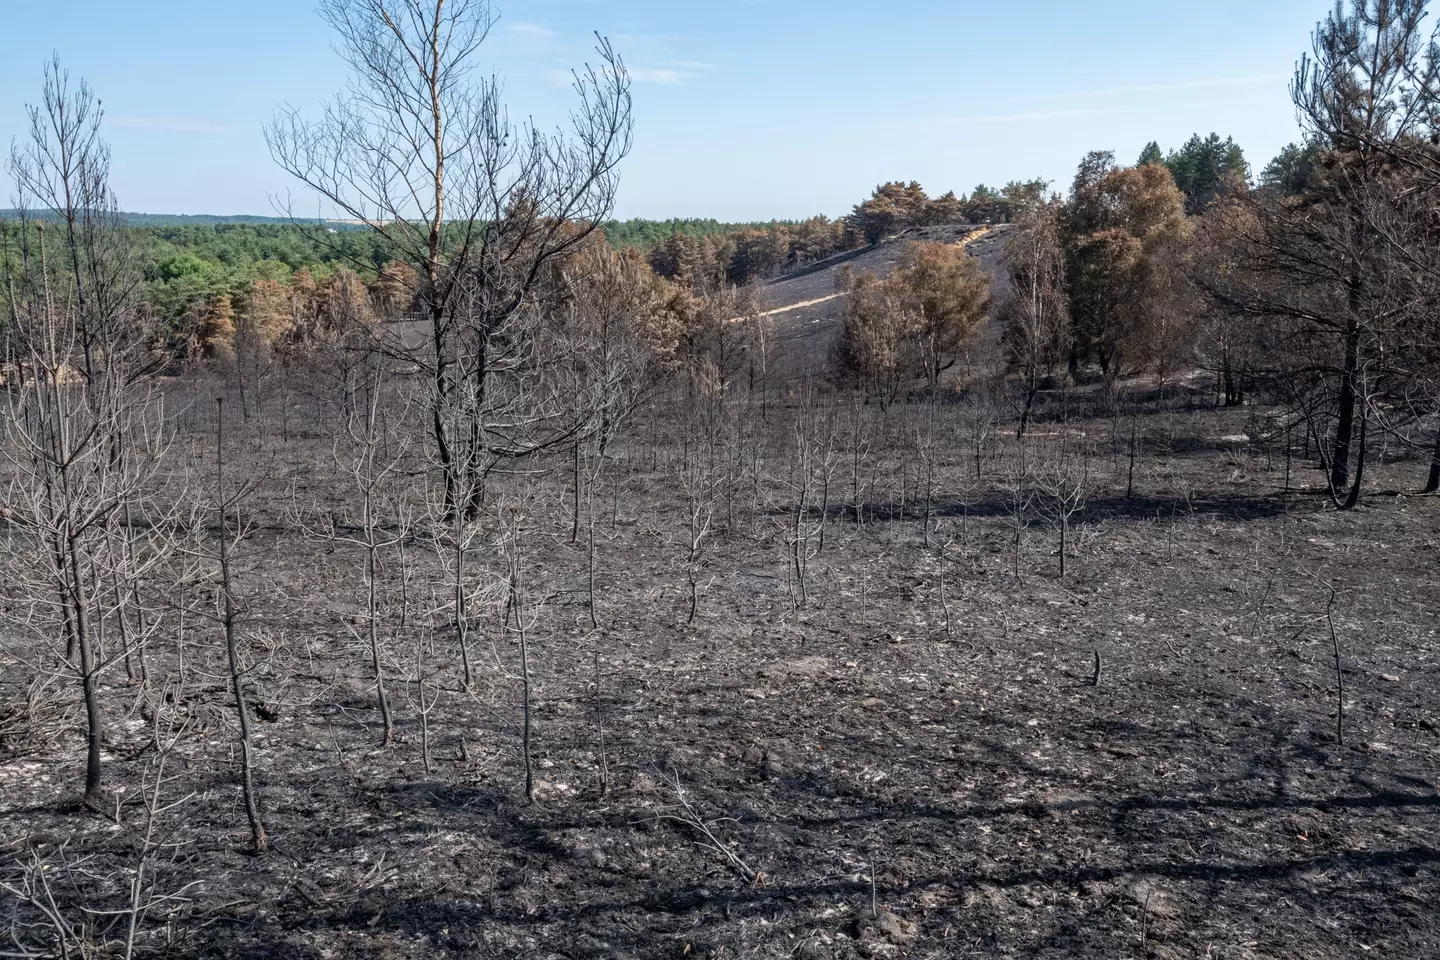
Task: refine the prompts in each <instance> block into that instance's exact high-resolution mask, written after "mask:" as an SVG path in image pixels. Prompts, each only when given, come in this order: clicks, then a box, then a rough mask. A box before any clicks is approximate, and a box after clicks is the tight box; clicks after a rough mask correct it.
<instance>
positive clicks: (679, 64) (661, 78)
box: [628, 60, 715, 87]
mask: <svg viewBox="0 0 1440 960" xmlns="http://www.w3.org/2000/svg"><path fill="white" fill-rule="evenodd" d="M628 69H629V70H630V78H631V79H632V80H634V81H635V82H636V83H653V84H658V85H660V86H666V87H677V86H680V85H682V84H686V83H689V82H690V81H691V80H696V79H699V78H700V77H702V76H704V75H705V74H707V73H709V72H710V71H711V70H714V69H715V65H714V64H711V63H701V62H700V61H698V60H665V61H661V62H660V63H657V64H655V65H654V66H648V67H630V68H628Z"/></svg>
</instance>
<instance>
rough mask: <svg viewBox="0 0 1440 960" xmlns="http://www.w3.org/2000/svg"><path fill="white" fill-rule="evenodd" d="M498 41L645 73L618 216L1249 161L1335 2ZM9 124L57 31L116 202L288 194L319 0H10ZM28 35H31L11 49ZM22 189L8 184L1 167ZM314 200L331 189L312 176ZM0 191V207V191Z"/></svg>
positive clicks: (776, 205) (685, 20)
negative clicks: (612, 58)
mask: <svg viewBox="0 0 1440 960" xmlns="http://www.w3.org/2000/svg"><path fill="white" fill-rule="evenodd" d="M496 5H497V7H498V8H499V10H500V12H501V14H502V19H501V21H500V24H499V26H498V27H497V29H496V31H495V32H494V34H493V35H492V39H491V41H490V42H489V43H488V44H487V47H486V48H485V49H484V50H482V56H484V57H485V58H487V61H488V62H487V66H490V67H493V69H494V70H495V71H496V72H497V73H499V74H500V75H501V76H502V77H504V79H505V85H506V93H507V100H508V101H509V103H510V105H511V111H512V115H526V114H530V115H533V116H535V117H536V119H537V120H538V121H540V122H542V123H546V124H553V123H555V122H559V121H562V120H563V119H564V115H565V110H566V108H567V99H568V95H569V94H568V91H567V90H566V89H565V87H564V86H563V85H562V84H561V83H560V82H558V78H560V77H563V76H564V74H565V71H566V70H568V69H569V68H570V67H573V66H577V65H579V64H580V63H582V62H583V61H584V59H585V57H586V55H587V54H588V53H589V49H590V47H591V45H592V43H593V37H592V33H593V32H594V31H599V32H601V33H603V34H605V35H607V36H609V37H610V38H611V39H612V40H613V41H614V43H615V45H616V47H617V48H618V49H619V51H620V52H621V54H622V55H623V56H624V57H625V59H626V61H627V64H628V65H629V67H630V68H631V70H632V72H633V74H634V78H635V80H636V86H635V120H636V146H635V151H634V153H633V154H632V155H631V157H630V158H629V159H628V160H627V162H626V165H625V167H624V168H623V178H624V180H623V184H622V187H621V194H620V198H619V209H618V210H617V214H618V215H620V216H622V217H632V216H635V217H652V218H665V217H671V216H693V217H717V218H720V219H727V220H751V219H771V218H799V217H804V216H809V215H812V214H816V213H824V214H828V215H830V216H836V215H839V214H842V213H845V212H846V211H848V209H849V207H850V206H851V205H853V204H854V203H855V202H856V201H857V200H858V199H860V198H861V197H862V196H863V195H865V194H867V193H868V192H869V191H870V190H871V189H872V188H873V187H874V186H875V185H876V184H877V183H879V182H881V181H883V180H892V179H907V180H909V179H916V180H919V181H920V182H921V183H923V184H924V185H925V186H926V188H927V189H929V190H930V191H931V192H932V193H940V192H943V191H945V190H947V189H954V190H956V191H957V192H963V191H967V190H969V189H970V188H972V187H974V186H975V185H976V184H977V183H981V182H985V183H990V184H992V185H994V184H1003V183H1004V182H1005V181H1007V180H1010V179H1028V178H1030V177H1035V176H1041V177H1045V178H1046V179H1050V180H1054V181H1056V182H1057V186H1062V187H1063V186H1064V185H1065V184H1067V183H1068V181H1069V178H1070V176H1071V174H1072V172H1073V170H1074V167H1075V164H1076V163H1077V162H1078V160H1079V159H1080V156H1081V155H1082V154H1083V153H1085V152H1086V151H1088V150H1094V149H1111V150H1114V151H1116V153H1117V154H1118V155H1119V157H1120V158H1121V159H1122V160H1124V161H1126V162H1133V160H1134V158H1135V156H1137V155H1138V154H1139V152H1140V149H1141V148H1142V147H1143V146H1144V144H1145V143H1146V142H1148V141H1149V140H1152V139H1154V140H1158V141H1159V142H1160V144H1161V145H1162V146H1163V147H1166V148H1167V149H1168V148H1171V147H1174V146H1178V145H1179V144H1180V143H1181V142H1182V141H1183V140H1184V139H1185V138H1186V137H1188V136H1189V135H1190V134H1191V133H1194V132H1197V131H1198V132H1202V133H1209V132H1210V131H1212V130H1213V131H1217V132H1219V133H1220V134H1221V135H1226V134H1229V135H1233V136H1234V137H1235V138H1236V140H1238V141H1239V142H1240V144H1241V145H1242V146H1243V147H1244V148H1245V150H1246V152H1247V155H1248V156H1249V158H1250V160H1251V163H1252V164H1254V165H1255V166H1256V167H1257V168H1258V167H1259V166H1262V165H1263V164H1264V163H1265V161H1266V160H1268V159H1269V158H1270V157H1271V156H1273V155H1274V154H1275V152H1276V151H1277V150H1278V149H1279V148H1280V147H1281V146H1283V145H1284V144H1285V143H1287V142H1289V141H1291V140H1293V139H1295V138H1296V126H1295V117H1294V111H1293V109H1292V107H1291V105H1290V102H1289V99H1288V96H1287V93H1286V83H1287V81H1288V78H1289V76H1290V74H1291V72H1292V71H1293V69H1294V65H1295V61H1296V59H1297V58H1298V57H1299V55H1300V54H1301V53H1302V52H1303V51H1304V50H1305V49H1307V47H1308V43H1309V34H1310V31H1311V30H1312V29H1313V27H1314V25H1315V22H1316V21H1317V20H1318V19H1319V18H1320V17H1322V16H1323V15H1324V14H1325V13H1326V11H1327V10H1328V9H1329V8H1330V6H1331V2H1330V0H1246V2H1238V0H1210V2H1208V3H1206V4H1202V5H1199V6H1197V5H1194V4H1175V3H1163V2H1155V0H1083V2H1080V0H1010V2H1009V3H995V2H993V0H889V2H883V3H875V2H857V0H703V2H702V0H497V3H496ZM0 8H4V12H5V22H6V34H7V38H6V39H7V41H8V42H7V44H6V47H7V55H6V56H5V57H4V58H3V59H0V138H3V140H4V142H5V144H6V145H7V146H8V143H9V141H10V140H11V138H13V137H15V136H18V135H20V134H22V133H23V132H24V129H25V115H24V104H25V103H26V102H33V101H35V100H36V99H38V96H39V93H40V84H41V67H42V65H43V63H44V61H45V59H46V58H47V57H48V55H49V53H50V51H51V50H55V51H58V52H59V54H60V56H61V59H62V61H63V62H64V64H65V65H66V66H67V67H68V68H69V69H70V70H71V72H72V74H74V75H75V76H82V77H84V78H86V79H87V80H89V81H90V82H91V84H92V85H94V86H95V87H96V89H97V90H98V92H99V94H100V96H101V98H102V100H103V101H104V104H105V108H106V112H107V125H106V131H107V137H108V139H109V140H110V141H111V143H112V145H113V147H114V154H115V170H114V186H115V188H116V191H117V192H118V193H119V195H120V200H121V204H122V206H124V207H125V208H126V209H129V210H135V211H144V212H152V213H222V214H232V213H252V214H269V213H272V212H273V208H272V206H271V200H270V198H271V197H272V196H276V195H284V194H285V193H286V192H287V191H293V190H295V187H294V186H293V185H292V184H291V183H290V182H289V181H287V179H286V177H285V176H284V175H283V174H282V173H281V172H280V171H279V170H278V169H276V168H275V167H274V165H273V164H272V163H271V161H270V159H269V154H268V153H267V151H266V148H265V144H264V140H263V136H262V127H263V125H264V123H265V121H266V120H267V119H269V117H270V116H271V115H272V113H273V111H274V109H275V107H276V105H277V104H280V103H286V102H288V103H292V104H295V105H296V106H299V107H301V108H305V109H308V108H312V107H314V106H315V105H316V104H318V103H319V102H320V101H321V100H323V99H324V98H326V97H327V96H329V95H331V94H333V93H334V92H336V91H337V90H339V89H340V87H341V86H342V85H343V83H344V79H345V74H344V68H343V66H342V65H341V64H340V63H339V61H338V59H337V58H336V56H335V55H334V53H333V52H332V50H331V49H330V36H329V33H328V31H327V28H326V27H325V25H324V24H323V23H322V22H321V21H320V19H319V17H318V16H316V14H315V12H314V10H313V9H312V6H311V4H310V3H309V2H307V0H246V2H243V3H237V2H233V0H204V2H196V0H125V2H119V0H68V2H65V3H59V2H49V0H46V2H37V0H0ZM17 51H23V52H21V53H18V54H17V53H16V52H17ZM5 189H6V190H7V192H8V185H7V186H6V188H5ZM295 199H296V201H297V208H298V209H299V210H301V211H304V210H307V209H310V208H311V207H312V206H313V205H314V203H315V201H314V200H311V199H306V198H305V196H304V195H303V194H300V193H296V194H295ZM0 205H4V204H3V203H0Z"/></svg>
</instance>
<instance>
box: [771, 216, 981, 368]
mask: <svg viewBox="0 0 1440 960" xmlns="http://www.w3.org/2000/svg"><path fill="white" fill-rule="evenodd" d="M1009 229H1010V228H1009V226H1008V225H1004V224H1001V225H996V226H989V227H979V226H975V225H973V224H964V223H955V224H947V225H945V226H940V227H918V228H915V229H912V230H906V231H905V232H904V233H901V234H899V235H898V236H896V237H894V238H892V239H890V240H887V241H885V242H883V243H881V244H878V245H877V246H874V247H866V248H865V249H863V250H855V251H851V252H850V253H842V254H839V255H838V256H834V257H831V258H829V259H828V260H822V261H821V262H819V263H817V264H814V265H813V266H810V267H806V268H805V269H803V270H800V271H797V272H795V273H791V274H788V275H786V276H784V277H780V278H777V279H775V280H772V281H770V282H769V283H767V284H765V286H764V288H763V291H764V295H765V299H766V300H767V302H768V303H769V304H770V309H771V316H772V317H773V318H774V320H775V328H776V332H777V335H778V338H779V341H780V345H781V347H780V349H781V352H782V354H783V355H784V357H785V365H786V367H787V369H798V368H801V367H805V366H810V365H812V364H813V363H814V362H815V361H817V360H823V357H824V355H825V353H826V352H827V351H828V350H829V349H830V345H831V343H832V342H833V341H834V339H835V336H836V335H837V334H838V332H839V329H840V313H841V310H842V309H843V305H844V300H843V295H841V294H839V293H838V292H837V286H838V283H839V280H840V275H841V272H842V271H843V270H844V269H845V268H846V267H849V268H850V269H851V270H854V271H856V272H865V271H869V272H872V273H876V274H878V275H880V276H886V275H888V274H889V273H890V271H892V270H894V269H895V268H896V267H897V266H899V264H900V261H901V258H903V257H904V255H905V249H906V247H908V246H909V245H910V244H911V243H916V242H927V243H966V249H967V250H968V251H969V253H970V255H971V256H973V257H975V258H976V259H978V260H979V261H980V263H981V264H982V265H983V266H984V267H985V269H986V270H988V271H990V273H991V275H992V276H993V277H994V278H995V280H994V282H993V283H992V290H993V291H994V295H995V298H996V300H997V301H998V300H999V298H1000V295H1001V294H1002V292H1003V290H1002V289H1001V287H1000V284H1001V282H1002V281H1001V279H1000V261H1001V257H1002V256H1003V254H1004V249H1005V241H1004V237H1005V234H1006V232H1007V231H1008V230H1009ZM980 230H984V231H985V232H984V233H980V234H978V235H976V234H977V231H980ZM967 238H969V240H968V242H967ZM985 339H986V340H989V339H991V338H990V336H989V335H988V332H987V336H986V338H985Z"/></svg>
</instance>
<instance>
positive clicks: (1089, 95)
mask: <svg viewBox="0 0 1440 960" xmlns="http://www.w3.org/2000/svg"><path fill="white" fill-rule="evenodd" d="M1288 78H1289V74H1283V73H1261V74H1254V75H1251V76H1244V77H1214V78H1210V79H1206V80H1183V81H1177V82H1175V83H1146V84H1135V85H1133V86H1125V87H1105V88H1101V89H1096V90H1075V91H1071V92H1067V93H1066V94H1065V95H1064V100H1065V101H1068V102H1071V103H1073V102H1075V101H1077V100H1078V101H1081V102H1085V101H1090V102H1091V103H1094V102H1095V101H1097V100H1098V101H1107V100H1108V101H1117V100H1123V99H1124V98H1126V97H1134V96H1143V95H1146V94H1159V93H1183V92H1184V91H1186V90H1214V89H1218V88H1222V87H1248V86H1259V85H1262V84H1271V83H1277V82H1279V81H1281V80H1285V79H1288ZM1120 109H1121V108H1120V106H1119V104H1117V103H1111V104H1109V105H1105V104H1100V105H1094V106H1079V107H1065V106H1058V105H1057V106H1049V105H1046V106H1041V107H1036V108H1034V109H1030V110H1015V111H1012V112H1008V113H995V114H984V115H979V116H966V117H946V118H944V120H945V122H947V123H1045V122H1049V121H1054V120H1066V119H1070V118H1073V117H1093V116H1097V115H1099V114H1106V113H1115V112H1117V111H1118V110H1120Z"/></svg>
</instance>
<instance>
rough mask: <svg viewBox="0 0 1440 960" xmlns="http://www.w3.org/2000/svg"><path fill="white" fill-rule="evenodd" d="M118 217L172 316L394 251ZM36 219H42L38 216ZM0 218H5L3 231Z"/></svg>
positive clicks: (646, 236)
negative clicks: (266, 283)
mask: <svg viewBox="0 0 1440 960" xmlns="http://www.w3.org/2000/svg"><path fill="white" fill-rule="evenodd" d="M122 216H123V221H124V223H125V224H126V225H127V227H128V228H129V229H130V230H131V231H133V233H134V237H135V242H136V244H137V246H138V247H139V249H140V250H142V251H143V252H142V255H141V259H142V266H143V269H144V271H145V281H146V288H147V299H148V300H149V302H150V304H151V306H152V308H153V309H154V310H155V312H156V314H157V315H159V316H162V317H165V318H168V319H171V320H179V318H180V317H181V316H183V315H184V313H185V312H186V311H187V310H188V309H189V308H190V307H191V306H192V305H193V304H195V303H198V302H201V301H205V300H209V299H212V298H214V297H217V296H221V295H226V294H228V295H230V296H232V297H243V296H244V295H245V293H246V292H247V291H248V290H249V289H250V286H251V284H253V283H254V282H255V281H257V280H275V281H279V282H282V283H284V282H288V281H290V280H291V279H292V277H293V276H294V275H295V274H296V273H298V272H299V271H301V270H304V271H307V272H308V273H309V274H310V275H311V276H312V277H313V278H314V279H315V280H317V281H323V280H324V279H326V278H327V277H329V276H330V275H332V274H333V273H334V272H335V271H336V270H337V269H341V268H344V269H349V270H353V271H355V272H356V273H357V274H359V275H360V277H361V279H363V280H364V281H365V282H367V283H368V282H370V281H373V280H374V279H375V278H376V277H377V276H378V275H379V273H380V269H381V267H383V266H384V265H385V264H386V263H387V262H388V261H390V260H392V259H394V254H393V251H392V250H391V249H390V248H389V246H388V245H387V244H386V243H385V241H384V240H383V239H382V238H381V237H379V236H378V235H377V234H376V233H374V232H373V231H371V230H368V229H365V228H364V227H361V226H357V225H354V224H342V223H337V222H333V221H324V220H282V219H279V218H276V217H249V216H234V217H224V216H208V215H193V216H192V215H177V214H146V213H126V214H123V215H122ZM17 218H18V211H14V210H0V237H4V236H7V235H8V236H10V237H13V236H14V230H15V225H14V221H15V220H16V219H17ZM39 219H46V217H45V216H44V215H43V214H42V215H40V216H39ZM4 221H10V223H9V224H8V226H9V231H8V232H7V231H6V230H5V229H4V227H5V226H6V224H4ZM782 225H784V224H781V223H779V222H777V223H776V224H770V223H759V224H750V223H722V222H720V221H718V220H703V219H675V220H624V221H619V220H615V221H610V222H608V223H606V224H605V225H604V230H605V236H606V237H607V238H608V239H609V240H610V242H611V243H612V244H614V245H615V246H616V247H642V248H645V249H649V248H652V247H654V246H657V245H658V244H660V243H662V242H664V241H665V240H666V239H668V238H670V237H671V236H673V235H675V234H680V235H683V236H687V237H693V238H696V239H703V238H705V237H712V236H726V235H730V234H736V233H741V232H743V231H746V230H754V229H756V228H761V229H764V228H769V227H772V226H782Z"/></svg>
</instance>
